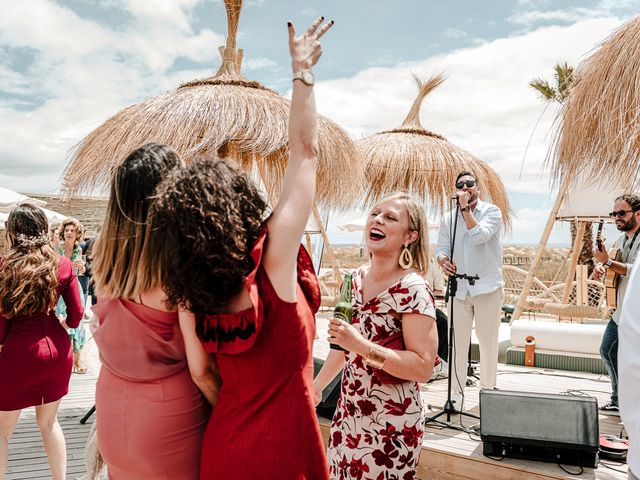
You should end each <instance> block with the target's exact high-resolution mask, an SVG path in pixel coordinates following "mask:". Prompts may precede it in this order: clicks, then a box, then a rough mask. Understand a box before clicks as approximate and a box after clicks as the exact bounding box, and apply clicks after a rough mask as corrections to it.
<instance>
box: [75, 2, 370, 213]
mask: <svg viewBox="0 0 640 480" xmlns="http://www.w3.org/2000/svg"><path fill="white" fill-rule="evenodd" d="M225 6H226V10H227V18H228V27H229V32H228V36H227V41H226V46H225V47H220V54H221V56H222V65H221V66H220V68H219V70H218V72H217V73H216V74H215V75H214V76H213V77H209V78H204V79H200V80H194V81H190V82H187V83H184V84H182V85H180V86H179V87H178V88H177V89H176V90H175V91H172V92H169V93H167V94H165V95H160V96H157V97H153V98H149V99H147V100H145V101H143V102H141V103H138V104H136V105H132V106H130V107H127V108H125V109H124V110H122V111H120V112H119V113H117V114H116V115H114V116H113V117H111V118H110V119H108V120H107V121H105V122H104V123H103V124H102V125H100V126H99V127H98V128H96V129H95V130H94V131H93V132H91V133H90V134H89V135H87V137H85V139H84V140H82V142H81V143H80V144H79V146H78V147H77V149H76V150H75V151H74V152H73V155H72V158H71V161H70V163H69V165H68V166H67V168H66V170H65V173H64V189H65V191H66V192H67V193H69V194H76V193H78V192H81V191H90V190H93V189H96V188H102V187H104V186H105V185H107V184H108V183H109V181H110V179H111V174H112V172H113V170H114V168H115V167H116V166H117V165H118V164H119V162H121V161H122V160H123V159H124V158H125V156H126V155H127V153H128V152H130V151H131V150H133V149H135V148H137V147H140V146H141V145H143V144H145V143H147V142H151V141H155V142H160V143H165V144H168V145H170V146H172V147H173V148H174V149H175V150H176V151H177V152H178V153H179V154H180V156H181V157H182V159H183V160H184V161H185V162H190V161H192V160H193V159H195V158H197V157H199V156H206V155H212V154H213V155H217V156H219V157H222V158H228V159H231V160H233V161H236V162H239V163H240V164H241V165H242V166H244V167H245V168H246V169H247V170H252V169H253V168H254V167H255V168H257V170H258V172H259V173H260V176H261V178H262V180H263V182H264V184H265V186H266V188H267V190H268V191H269V194H270V197H271V198H272V199H273V198H275V196H277V193H278V192H279V191H280V183H281V180H282V176H283V174H284V167H285V165H286V161H287V158H288V131H287V121H288V117H289V101H288V100H286V99H285V98H283V97H281V96H280V95H278V94H277V93H276V92H274V91H273V90H270V89H268V88H266V87H265V86H263V85H261V84H260V83H258V82H256V81H252V80H248V79H246V78H245V77H244V76H242V74H241V73H240V66H241V63H242V57H243V51H242V49H237V48H236V32H237V29H238V21H239V17H240V9H241V7H242V1H241V0H225ZM319 120H320V125H319V149H320V152H319V153H320V155H319V167H318V176H317V179H318V182H317V201H318V202H319V203H321V204H322V205H324V206H328V207H337V208H344V207H348V206H350V205H351V204H352V203H353V201H354V200H355V198H356V197H357V196H358V195H359V194H360V193H361V191H360V186H359V183H358V181H359V180H360V179H361V178H362V176H361V175H360V174H359V172H361V162H360V161H358V158H357V154H356V149H355V145H354V144H353V142H352V141H351V140H350V138H349V136H348V135H347V133H346V132H345V131H344V130H342V129H341V128H340V127H339V126H338V125H337V124H335V123H334V122H332V121H331V120H329V119H327V118H325V117H323V116H319ZM344 172H349V176H348V177H347V176H346V175H344ZM354 180H355V182H354ZM354 185H355V188H354Z"/></svg>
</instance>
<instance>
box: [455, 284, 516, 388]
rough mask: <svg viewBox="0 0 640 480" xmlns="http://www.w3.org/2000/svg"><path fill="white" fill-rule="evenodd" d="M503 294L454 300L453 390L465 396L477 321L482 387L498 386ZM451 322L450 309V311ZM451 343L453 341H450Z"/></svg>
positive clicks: (498, 292)
mask: <svg viewBox="0 0 640 480" xmlns="http://www.w3.org/2000/svg"><path fill="white" fill-rule="evenodd" d="M503 301H504V291H503V290H502V288H499V289H497V290H495V291H494V292H491V293H485V294H483V295H476V296H475V297H470V296H467V298H465V299H464V300H458V299H457V298H454V299H453V329H454V330H453V332H454V335H453V338H454V341H453V358H454V359H455V363H454V364H453V365H452V367H453V378H452V379H451V380H452V384H451V390H452V391H454V392H458V393H462V392H463V391H464V386H465V384H466V381H467V361H468V355H469V344H470V342H471V328H472V327H473V321H474V319H475V324H476V336H477V337H478V343H479V344H480V388H493V387H495V386H496V371H497V368H498V329H499V328H500V316H501V315H500V312H501V310H502V304H503ZM449 321H451V310H449ZM449 341H451V339H449Z"/></svg>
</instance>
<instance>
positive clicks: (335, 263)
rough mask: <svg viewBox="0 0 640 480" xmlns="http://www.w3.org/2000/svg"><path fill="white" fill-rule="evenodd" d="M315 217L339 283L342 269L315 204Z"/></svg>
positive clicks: (334, 274) (335, 277) (334, 275)
mask: <svg viewBox="0 0 640 480" xmlns="http://www.w3.org/2000/svg"><path fill="white" fill-rule="evenodd" d="M313 218H315V220H316V224H317V226H318V230H320V235H322V239H323V240H324V244H325V247H326V248H325V251H326V252H327V255H328V256H329V261H330V262H331V269H332V270H333V277H334V279H335V281H336V282H338V285H339V284H340V282H342V275H340V269H339V268H338V259H337V258H336V254H335V253H334V252H333V248H331V242H329V236H328V235H327V231H326V230H325V229H324V225H323V224H322V220H321V219H320V212H319V211H318V207H316V206H315V205H314V206H313Z"/></svg>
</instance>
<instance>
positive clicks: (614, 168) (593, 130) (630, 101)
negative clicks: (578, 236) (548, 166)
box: [553, 16, 640, 181]
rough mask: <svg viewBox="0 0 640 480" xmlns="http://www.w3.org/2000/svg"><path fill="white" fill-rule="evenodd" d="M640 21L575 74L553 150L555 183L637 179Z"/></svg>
mask: <svg viewBox="0 0 640 480" xmlns="http://www.w3.org/2000/svg"><path fill="white" fill-rule="evenodd" d="M638 65H640V16H637V17H635V18H633V19H632V20H631V21H629V22H627V23H626V24H625V25H623V26H622V27H620V28H619V29H618V30H617V31H615V32H614V33H613V34H612V35H611V36H610V37H609V38H608V39H607V40H606V41H605V42H604V43H603V44H602V45H601V47H600V48H599V49H598V50H597V51H595V52H594V53H593V54H592V55H591V56H590V57H589V58H588V59H586V60H585V61H584V62H583V63H582V64H581V65H580V66H579V67H578V70H577V78H576V81H575V83H574V85H573V87H572V89H571V92H570V94H569V96H568V97H567V99H566V101H565V103H564V106H563V109H562V116H561V119H560V120H561V122H562V127H561V130H560V132H559V136H558V138H557V140H556V144H555V155H554V164H553V176H554V179H555V180H556V181H559V180H560V179H561V178H562V179H566V178H572V177H573V176H575V175H576V174H577V173H578V172H583V173H587V174H588V175H589V177H590V178H595V177H612V176H613V177H614V178H621V179H633V180H637V179H638V168H639V167H640V68H639V67H638Z"/></svg>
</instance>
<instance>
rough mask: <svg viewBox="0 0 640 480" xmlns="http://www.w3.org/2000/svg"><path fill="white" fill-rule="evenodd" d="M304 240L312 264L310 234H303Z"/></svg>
mask: <svg viewBox="0 0 640 480" xmlns="http://www.w3.org/2000/svg"><path fill="white" fill-rule="evenodd" d="M304 239H305V240H306V242H307V252H308V253H309V256H310V257H311V261H312V262H313V249H312V248H311V234H310V233H309V232H304Z"/></svg>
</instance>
